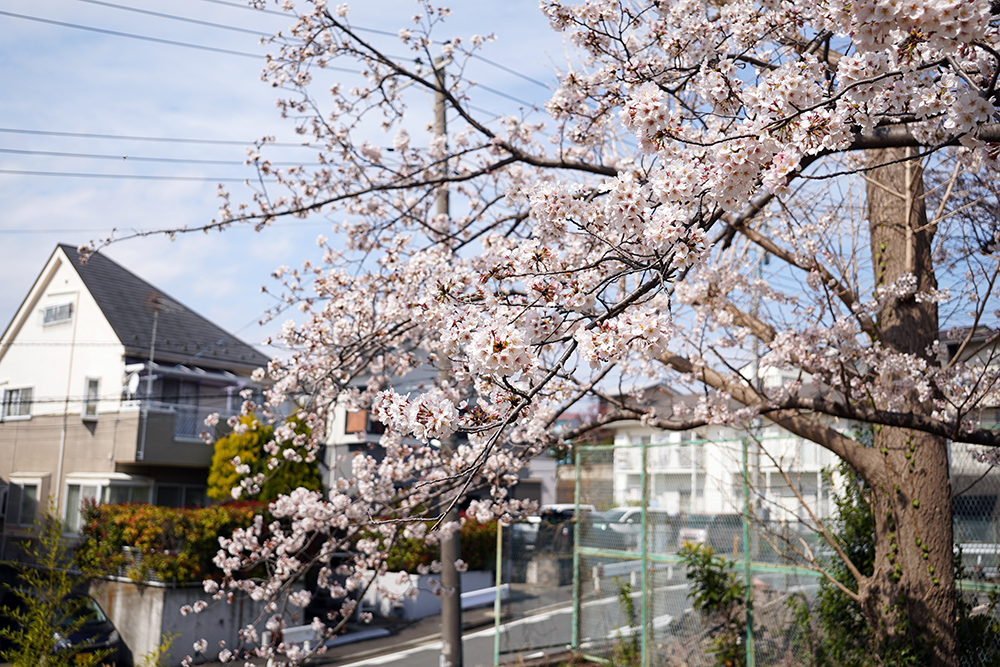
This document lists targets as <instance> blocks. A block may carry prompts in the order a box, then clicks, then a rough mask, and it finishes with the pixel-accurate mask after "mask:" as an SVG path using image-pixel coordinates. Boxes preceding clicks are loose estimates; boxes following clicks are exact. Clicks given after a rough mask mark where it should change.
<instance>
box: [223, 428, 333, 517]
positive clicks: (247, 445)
mask: <svg viewBox="0 0 1000 667" xmlns="http://www.w3.org/2000/svg"><path fill="white" fill-rule="evenodd" d="M288 423H289V424H291V425H292V426H293V427H294V429H295V433H297V434H299V435H308V434H309V428H308V427H307V426H306V425H304V424H302V423H301V422H299V421H298V420H297V419H295V418H294V417H293V418H291V419H289V420H288ZM240 424H242V425H243V426H245V427H246V430H245V431H243V432H242V433H236V432H235V431H234V432H233V433H230V434H229V435H227V436H225V437H222V438H219V440H218V441H216V443H215V453H214V454H213V455H212V467H211V468H210V469H209V471H208V497H209V498H211V499H212V500H220V501H225V500H230V499H231V498H232V490H233V487H234V486H237V485H239V483H240V480H242V479H243V477H244V476H243V475H241V474H239V473H238V472H236V467H235V466H234V465H233V464H232V461H233V459H235V458H237V457H239V459H240V463H242V464H245V465H246V466H247V467H249V468H250V475H251V476H252V475H256V474H258V473H261V474H263V475H264V476H265V480H264V483H263V484H261V487H260V492H259V493H258V494H256V499H257V500H261V501H263V502H271V501H273V500H275V499H277V497H278V496H280V495H282V494H287V493H289V492H291V491H293V490H294V489H297V488H299V487H303V488H306V489H309V490H310V491H319V489H320V488H321V487H322V484H323V482H322V479H321V478H320V474H319V466H317V465H316V463H309V462H308V461H305V460H302V461H293V460H285V459H281V465H280V466H279V467H278V468H276V469H273V470H272V469H270V468H268V466H267V462H268V460H269V459H270V455H269V454H268V453H267V452H266V451H265V450H264V445H265V444H267V443H269V442H271V441H273V440H274V426H271V425H265V424H262V423H261V422H259V421H258V420H257V418H256V417H252V416H244V417H242V418H241V419H240ZM279 444H280V445H281V448H282V449H286V448H292V449H295V450H296V451H297V453H298V454H299V455H300V456H302V457H305V451H304V448H296V447H294V446H293V445H292V443H291V442H282V443H279Z"/></svg>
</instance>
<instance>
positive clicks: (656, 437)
mask: <svg viewBox="0 0 1000 667" xmlns="http://www.w3.org/2000/svg"><path fill="white" fill-rule="evenodd" d="M765 374H766V375H765V384H766V383H767V382H776V381H778V379H779V378H777V377H775V378H771V377H770V373H767V372H766V371H765ZM639 400H640V401H642V402H644V403H647V404H650V405H656V406H662V408H663V410H661V412H662V413H664V414H670V410H671V407H670V406H671V405H674V404H677V403H690V404H694V403H695V402H696V401H697V400H698V399H697V397H695V396H690V395H682V394H677V393H675V392H673V391H672V390H670V389H669V388H667V387H664V386H662V385H657V386H654V387H650V388H649V389H647V390H645V391H644V392H643V393H642V395H641V396H640V398H639ZM611 428H612V430H613V431H614V444H615V453H614V473H613V474H614V491H613V494H614V503H615V505H616V506H626V505H631V504H636V503H638V502H640V500H641V498H642V486H641V484H642V472H643V450H644V449H645V456H646V461H645V473H646V484H647V494H648V498H649V507H652V508H656V509H662V510H664V511H665V512H667V513H668V514H677V515H712V514H732V513H739V512H742V507H743V475H744V473H743V447H744V445H746V448H747V462H748V474H749V476H750V479H751V483H752V485H753V486H754V488H756V489H757V492H758V493H759V496H757V498H756V500H755V505H756V506H757V507H758V508H759V509H758V512H762V513H763V516H764V517H766V518H769V519H771V520H774V521H795V520H797V519H800V518H803V517H805V509H804V507H803V503H802V501H805V503H806V504H808V505H809V506H810V507H811V508H813V511H814V512H816V514H817V515H818V516H820V517H825V516H828V514H829V513H830V512H831V511H832V509H833V508H832V507H831V502H830V497H831V494H830V488H829V483H828V481H827V479H828V478H827V477H826V476H825V475H824V470H832V469H834V468H836V466H837V465H838V463H839V459H838V458H837V457H836V456H835V455H834V454H832V453H831V452H829V451H828V450H826V449H824V448H822V447H820V446H819V445H817V444H816V443H813V442H810V441H807V440H804V439H802V438H800V437H798V436H794V435H792V434H790V433H788V432H787V431H785V430H784V429H782V428H781V427H779V426H777V425H774V424H771V423H769V422H766V421H764V422H762V424H761V425H760V427H759V428H757V429H755V431H754V432H753V433H747V432H746V431H741V430H738V429H735V428H733V427H729V426H716V425H708V426H704V427H700V428H696V429H692V430H687V431H664V430H660V429H657V428H655V427H652V426H648V425H644V424H642V423H640V422H639V421H628V422H621V423H619V424H617V425H615V426H613V427H611ZM642 445H646V447H645V448H643V447H642ZM782 470H783V471H784V472H785V473H786V474H787V475H788V476H789V478H790V479H791V481H792V483H793V484H794V487H795V488H794V490H793V489H792V488H791V487H790V486H789V485H788V484H787V483H786V481H785V478H784V475H782ZM800 497H801V500H800Z"/></svg>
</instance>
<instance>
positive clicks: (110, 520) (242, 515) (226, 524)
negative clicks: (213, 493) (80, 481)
mask: <svg viewBox="0 0 1000 667" xmlns="http://www.w3.org/2000/svg"><path fill="white" fill-rule="evenodd" d="M264 509H265V506H264V504H263V503H260V502H252V503H251V502H243V503H230V504H226V505H215V506H212V507H204V508H192V509H179V508H173V507H158V506H156V505H135V504H124V505H93V504H90V505H87V506H85V508H84V511H83V517H84V526H83V541H82V542H81V544H80V546H79V548H78V549H77V553H76V560H77V562H78V563H79V565H80V567H81V569H84V570H91V571H95V572H100V573H102V574H112V575H118V574H122V573H124V575H125V576H127V577H129V578H130V579H133V580H134V581H144V580H146V579H148V578H150V574H152V575H153V576H154V577H155V578H157V579H159V580H161V581H169V582H175V583H189V582H197V581H202V580H204V579H205V578H206V577H215V576H221V572H219V571H218V570H217V569H216V568H215V566H214V565H213V564H212V558H213V557H214V556H215V554H216V553H217V552H218V550H219V536H220V535H221V536H225V537H228V536H230V535H232V533H233V531H234V530H235V529H236V528H246V527H248V526H249V525H250V524H251V523H252V522H253V518H254V516H255V515H256V514H259V513H261V512H263V511H264ZM125 547H130V549H131V551H130V553H126V551H125Z"/></svg>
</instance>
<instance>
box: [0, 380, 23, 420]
mask: <svg viewBox="0 0 1000 667" xmlns="http://www.w3.org/2000/svg"><path fill="white" fill-rule="evenodd" d="M29 416H31V387H20V388H18V389H4V391H3V405H2V406H0V419H11V418H17V417H29Z"/></svg>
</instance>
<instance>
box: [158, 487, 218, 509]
mask: <svg viewBox="0 0 1000 667" xmlns="http://www.w3.org/2000/svg"><path fill="white" fill-rule="evenodd" d="M156 504H157V505H160V506H162V507H206V506H207V505H208V494H207V490H206V488H205V487H204V486H200V485H192V484H158V485H157V486H156Z"/></svg>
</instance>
